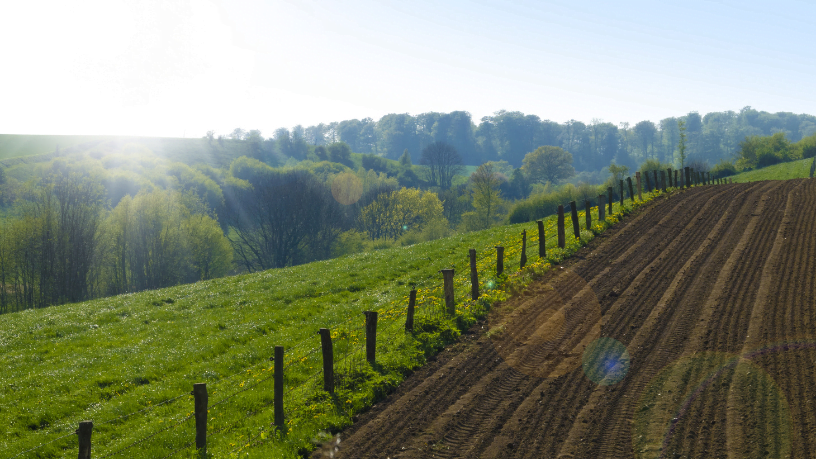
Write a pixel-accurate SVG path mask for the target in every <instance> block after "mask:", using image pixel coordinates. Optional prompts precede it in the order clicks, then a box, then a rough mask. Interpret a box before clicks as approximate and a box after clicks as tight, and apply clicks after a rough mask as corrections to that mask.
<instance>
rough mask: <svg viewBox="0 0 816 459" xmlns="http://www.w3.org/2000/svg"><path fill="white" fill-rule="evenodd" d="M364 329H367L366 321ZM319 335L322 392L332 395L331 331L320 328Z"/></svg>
mask: <svg viewBox="0 0 816 459" xmlns="http://www.w3.org/2000/svg"><path fill="white" fill-rule="evenodd" d="M363 314H365V312H364V313H363ZM366 327H368V320H366ZM319 333H320V348H321V350H322V351H323V390H325V391H326V392H328V393H330V394H334V346H332V338H331V330H329V329H328V328H321V329H320V331H319ZM275 360H276V361H277V359H275Z"/></svg>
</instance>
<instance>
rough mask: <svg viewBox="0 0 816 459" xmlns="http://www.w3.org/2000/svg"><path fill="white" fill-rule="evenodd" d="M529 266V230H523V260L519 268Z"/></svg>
mask: <svg viewBox="0 0 816 459" xmlns="http://www.w3.org/2000/svg"><path fill="white" fill-rule="evenodd" d="M525 266H527V230H522V231H521V261H519V268H523V267H525Z"/></svg>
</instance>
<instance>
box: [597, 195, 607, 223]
mask: <svg viewBox="0 0 816 459" xmlns="http://www.w3.org/2000/svg"><path fill="white" fill-rule="evenodd" d="M604 198H606V196H604V195H602V194H599V195H598V221H599V222H605V221H606V212H604V211H605V210H606V202H605V201H604Z"/></svg>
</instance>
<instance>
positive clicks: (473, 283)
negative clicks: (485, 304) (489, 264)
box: [468, 249, 479, 301]
mask: <svg viewBox="0 0 816 459" xmlns="http://www.w3.org/2000/svg"><path fill="white" fill-rule="evenodd" d="M468 253H469V254H470V299H472V300H473V301H476V300H478V299H479V272H478V271H477V270H476V249H470V250H469V251H468Z"/></svg>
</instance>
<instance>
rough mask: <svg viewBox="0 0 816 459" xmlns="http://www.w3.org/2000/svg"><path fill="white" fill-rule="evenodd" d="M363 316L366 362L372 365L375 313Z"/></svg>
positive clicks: (373, 357)
mask: <svg viewBox="0 0 816 459" xmlns="http://www.w3.org/2000/svg"><path fill="white" fill-rule="evenodd" d="M443 271H445V270H444V269H443ZM450 272H451V289H453V270H452V269H451V270H450ZM446 283H447V282H446ZM447 290H448V289H447V288H446V289H445V301H447V299H448V295H447V293H448V292H447ZM451 296H452V295H451ZM363 314H365V318H366V361H368V363H370V364H372V365H374V362H376V361H377V311H366V312H364V313H363Z"/></svg>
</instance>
